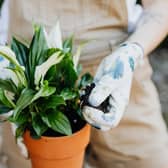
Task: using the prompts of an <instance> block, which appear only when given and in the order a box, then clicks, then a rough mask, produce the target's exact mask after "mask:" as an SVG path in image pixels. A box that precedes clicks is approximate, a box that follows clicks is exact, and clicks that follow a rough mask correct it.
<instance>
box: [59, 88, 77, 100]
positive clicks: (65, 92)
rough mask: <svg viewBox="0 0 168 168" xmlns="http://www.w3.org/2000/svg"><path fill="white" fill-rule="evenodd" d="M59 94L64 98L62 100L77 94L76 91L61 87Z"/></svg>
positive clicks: (69, 98)
mask: <svg viewBox="0 0 168 168" xmlns="http://www.w3.org/2000/svg"><path fill="white" fill-rule="evenodd" d="M60 95H61V96H62V97H63V98H64V100H71V99H74V98H75V97H76V96H78V94H77V92H76V91H73V90H70V89H68V88H66V89H63V90H62V92H61V94H60Z"/></svg>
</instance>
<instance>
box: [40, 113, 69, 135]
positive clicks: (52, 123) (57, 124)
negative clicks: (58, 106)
mask: <svg viewBox="0 0 168 168" xmlns="http://www.w3.org/2000/svg"><path fill="white" fill-rule="evenodd" d="M42 119H43V121H44V122H45V123H46V124H47V125H48V127H50V128H51V129H53V130H54V131H56V132H59V133H61V134H64V135H71V134H72V129H71V125H70V122H69V120H68V118H67V117H66V116H65V115H64V114H63V113H62V112H60V111H51V112H49V113H48V114H47V115H46V114H45V115H43V117H42Z"/></svg>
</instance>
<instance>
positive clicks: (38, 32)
mask: <svg viewBox="0 0 168 168" xmlns="http://www.w3.org/2000/svg"><path fill="white" fill-rule="evenodd" d="M47 49H48V46H47V41H46V38H45V34H44V29H43V28H42V27H41V26H40V27H39V26H36V27H35V33H34V36H33V39H32V42H31V44H30V49H29V56H28V65H29V66H28V71H29V75H30V81H29V85H30V86H31V87H33V85H34V73H35V69H36V66H37V65H40V64H42V63H43V62H44V61H45V60H46V50H47Z"/></svg>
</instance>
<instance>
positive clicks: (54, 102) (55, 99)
mask: <svg viewBox="0 0 168 168" xmlns="http://www.w3.org/2000/svg"><path fill="white" fill-rule="evenodd" d="M60 105H66V103H65V100H64V98H63V97H62V96H60V95H52V96H50V97H49V98H47V99H45V100H44V101H43V106H44V107H43V109H44V111H45V110H47V109H51V108H53V109H55V108H56V107H58V106H60Z"/></svg>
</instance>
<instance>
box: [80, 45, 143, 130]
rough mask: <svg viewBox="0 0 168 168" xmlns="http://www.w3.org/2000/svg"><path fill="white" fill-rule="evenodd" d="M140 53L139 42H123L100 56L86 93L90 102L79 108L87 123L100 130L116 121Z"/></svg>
mask: <svg viewBox="0 0 168 168" xmlns="http://www.w3.org/2000/svg"><path fill="white" fill-rule="evenodd" d="M143 55H144V53H143V49H142V47H141V46H140V45H139V44H137V43H125V44H122V45H121V46H120V47H119V48H118V49H116V51H115V52H114V53H112V54H111V55H109V56H107V57H106V58H105V59H103V61H102V62H101V64H100V66H99V67H98V71H97V73H96V75H95V78H94V83H95V88H93V90H92V92H91V94H90V96H89V100H88V101H89V104H90V105H91V106H84V108H83V116H84V118H85V120H86V121H87V122H88V123H90V124H91V125H92V126H94V127H96V128H98V129H101V130H104V131H106V130H109V129H111V128H113V127H115V126H117V125H118V123H119V121H120V120H121V118H122V116H123V113H124V111H125V109H126V106H127V105H128V102H129V96H130V90H131V84H132V78H133V73H134V70H135V68H136V67H137V65H138V64H139V63H140V62H141V61H142V59H143ZM107 98H108V99H107ZM105 100H106V101H108V102H107V103H106V104H107V106H106V109H105V111H102V110H99V109H98V108H97V107H98V106H100V104H101V103H103V102H104V101H105Z"/></svg>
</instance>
